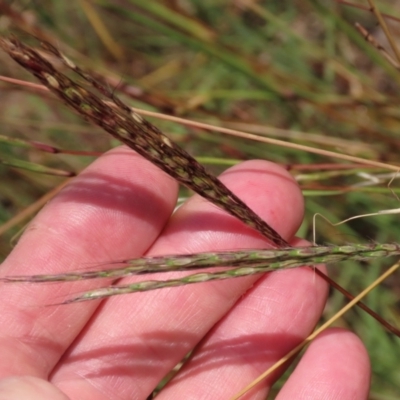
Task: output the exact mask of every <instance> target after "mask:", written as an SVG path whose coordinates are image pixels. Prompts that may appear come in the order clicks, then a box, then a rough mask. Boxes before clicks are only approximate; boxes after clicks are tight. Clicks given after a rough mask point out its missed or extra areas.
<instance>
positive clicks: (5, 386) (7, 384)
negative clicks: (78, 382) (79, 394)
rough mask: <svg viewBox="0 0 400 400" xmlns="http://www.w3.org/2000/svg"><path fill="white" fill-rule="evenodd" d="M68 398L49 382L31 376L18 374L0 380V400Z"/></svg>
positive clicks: (63, 399)
mask: <svg viewBox="0 0 400 400" xmlns="http://www.w3.org/2000/svg"><path fill="white" fill-rule="evenodd" d="M21 399H29V400H45V399H51V400H68V397H67V396H66V395H65V394H63V393H61V392H60V391H59V390H58V389H57V388H56V387H55V386H53V385H52V384H51V383H49V382H47V381H45V380H43V379H39V378H33V377H31V376H18V377H12V378H5V379H3V380H0V400H21Z"/></svg>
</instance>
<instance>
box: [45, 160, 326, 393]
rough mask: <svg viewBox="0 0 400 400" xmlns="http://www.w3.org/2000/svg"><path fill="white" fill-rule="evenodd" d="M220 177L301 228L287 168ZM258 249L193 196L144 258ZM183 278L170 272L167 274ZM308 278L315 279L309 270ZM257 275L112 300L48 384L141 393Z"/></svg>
mask: <svg viewBox="0 0 400 400" xmlns="http://www.w3.org/2000/svg"><path fill="white" fill-rule="evenodd" d="M221 180H222V181H223V182H224V183H225V184H226V185H227V186H228V187H229V188H230V189H231V190H233V191H234V192H235V193H236V194H237V195H238V196H239V197H240V198H242V199H243V200H244V201H245V202H246V203H247V204H248V205H249V206H250V207H251V208H252V209H253V210H255V211H256V212H257V213H258V214H259V215H260V216H261V217H262V218H264V219H265V220H266V221H267V222H268V223H269V224H271V225H272V226H273V227H274V228H275V229H277V230H278V231H279V232H280V233H281V234H282V235H283V236H284V237H285V238H286V239H289V238H290V237H291V236H292V235H293V234H294V233H295V232H296V230H297V229H298V226H299V224H300V222H301V219H302V213H303V202H302V196H301V193H300V190H299V188H298V186H297V184H296V183H295V182H294V181H293V179H292V178H291V176H290V175H289V174H288V173H287V172H286V171H284V170H282V169H281V168H279V167H278V166H276V165H273V164H271V163H267V162H261V161H252V162H246V163H243V164H241V165H239V166H237V167H235V168H232V169H230V170H228V171H227V172H226V173H224V174H223V175H222V177H221ZM262 247H268V243H267V242H266V241H265V240H264V239H263V238H262V237H261V236H260V235H259V234H257V233H256V232H254V231H253V230H251V229H249V228H247V227H245V226H244V225H243V224H242V223H240V222H239V221H237V220H236V219H235V218H233V217H231V216H229V215H227V214H226V213H225V212H223V211H221V210H220V209H218V208H217V207H215V206H213V205H212V204H210V203H209V202H207V201H205V200H203V199H201V198H199V197H198V196H194V197H193V198H192V199H191V200H189V201H188V202H187V204H185V205H184V206H182V207H181V208H180V209H179V210H178V211H177V212H176V213H175V214H174V215H173V217H172V218H171V220H170V221H169V223H168V225H167V226H166V228H165V229H164V231H163V234H162V235H161V236H160V237H159V239H158V240H157V242H156V243H155V244H154V246H153V247H152V249H151V250H150V252H149V255H159V254H176V253H192V252H200V251H212V250H227V249H231V250H232V249H237V248H240V249H243V248H262ZM180 275H181V274H178V273H176V274H168V278H171V277H176V276H180ZM310 277H311V278H310ZM165 278H166V277H165V276H164V275H160V274H158V275H154V276H151V277H150V279H165ZM308 279H311V280H312V279H313V278H312V274H308ZM256 280H257V278H256V277H251V278H246V279H233V280H229V281H221V282H212V283H203V284H198V285H190V286H189V287H180V288H172V289H163V290H158V291H154V292H148V293H140V294H133V295H126V296H119V297H115V298H111V299H109V300H108V301H107V302H105V303H104V304H103V305H102V308H101V313H98V314H97V315H96V316H95V318H94V319H92V320H91V322H90V324H89V325H88V326H87V329H86V331H85V335H84V336H82V337H81V338H79V340H78V341H77V342H76V343H75V344H74V347H73V348H72V349H71V351H70V352H69V354H68V355H67V356H66V357H65V358H64V359H63V364H62V365H60V366H59V368H58V370H57V371H56V372H55V374H54V375H53V377H52V381H53V382H54V383H55V384H57V386H59V387H60V388H62V390H63V391H64V392H65V393H67V394H68V395H69V396H70V397H71V398H75V397H78V395H79V394H82V393H84V394H85V396H86V398H91V397H93V398H96V399H103V398H104V399H105V398H108V397H107V396H109V397H113V398H115V397H119V398H121V399H125V398H126V399H128V398H138V399H139V398H146V397H147V396H148V394H149V393H150V392H151V391H152V390H153V389H154V387H155V386H156V385H157V384H158V382H159V381H160V380H161V379H162V378H163V377H164V376H165V374H166V373H167V372H168V371H170V370H171V369H172V368H173V367H174V366H175V365H176V364H177V363H178V362H179V361H180V360H181V359H182V358H183V357H184V356H185V355H186V354H187V353H188V351H190V350H191V349H192V348H193V347H194V346H195V345H196V344H197V343H198V342H199V341H200V340H201V338H202V337H203V336H204V335H205V334H206V333H207V332H208V331H209V330H210V329H211V328H212V326H213V325H214V324H215V323H216V322H217V321H218V320H220V319H221V318H222V317H223V316H224V315H225V314H226V313H227V312H228V311H229V310H230V308H231V307H232V306H233V305H234V304H235V302H237V300H238V299H239V298H240V297H241V296H242V295H243V293H245V292H246V291H247V290H248V289H249V287H251V286H252V285H253V284H254V282H255V281H256ZM292 284H293V283H292ZM274 292H275V289H274V288H273V287H272V288H270V289H269V290H268V291H267V295H268V296H269V297H270V298H271V302H270V304H269V308H272V307H273V306H277V304H276V302H275V300H274V299H275V298H276V297H274V295H273V293H274ZM280 296H281V297H283V293H280ZM313 298H314V297H313ZM319 307H320V306H319ZM278 308H279V307H278ZM267 310H269V309H268V308H267ZM257 318H260V314H258V315H257ZM230 343H233V344H234V345H238V344H239V342H238V341H237V340H236V341H233V342H230ZM220 365H221V364H220ZM206 368H210V364H209V363H207V364H206ZM186 397H187V396H185V395H183V397H182V396H181V397H179V396H178V397H176V398H186ZM214 398H218V397H214Z"/></svg>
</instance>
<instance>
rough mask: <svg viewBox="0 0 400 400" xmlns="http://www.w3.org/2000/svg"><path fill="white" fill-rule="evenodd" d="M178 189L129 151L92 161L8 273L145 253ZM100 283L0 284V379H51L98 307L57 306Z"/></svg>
mask: <svg viewBox="0 0 400 400" xmlns="http://www.w3.org/2000/svg"><path fill="white" fill-rule="evenodd" d="M176 196H177V185H176V183H175V182H174V181H173V180H172V179H170V178H169V177H168V176H166V175H165V174H164V173H163V172H162V171H160V170H159V169H158V168H156V167H154V166H153V165H152V164H150V163H149V162H147V161H146V160H144V159H143V158H142V157H140V156H138V155H137V154H135V153H134V152H132V151H130V150H128V149H126V148H118V149H116V150H114V151H111V152H109V153H107V154H106V155H104V156H103V157H101V158H100V159H98V160H97V161H96V162H94V163H93V164H92V165H91V166H90V167H88V168H87V169H86V170H85V171H84V172H82V174H80V175H79V176H78V177H77V178H76V179H75V180H74V181H73V182H72V183H71V184H70V185H69V186H68V187H66V188H65V189H64V190H63V191H62V192H61V193H60V194H59V195H58V196H57V197H56V198H54V199H53V200H52V201H51V202H50V203H49V204H48V205H47V206H46V207H45V208H44V209H43V210H42V211H41V213H40V214H39V215H38V216H37V217H36V218H35V220H34V221H32V223H31V224H30V225H29V227H28V228H27V231H26V232H25V233H24V235H23V236H22V238H21V240H20V242H19V243H18V245H17V247H16V248H15V249H14V251H13V252H12V253H11V255H10V256H9V257H8V259H7V260H6V261H5V262H4V263H3V265H2V270H1V273H2V276H6V275H26V274H38V273H41V274H43V273H49V274H50V273H53V274H54V273H60V272H66V271H69V270H75V269H82V268H85V267H87V266H88V265H90V264H93V263H99V262H104V261H107V260H115V259H120V258H126V257H128V256H129V257H135V256H136V257H137V256H141V255H142V254H143V253H144V252H145V251H146V250H147V249H148V248H149V247H150V246H151V244H152V243H153V242H154V240H155V239H156V238H157V236H158V234H159V232H160V231H161V229H162V228H163V226H164V224H165V222H166V221H167V220H168V218H169V216H170V214H171V212H172V210H173V208H174V206H175V202H176ZM93 285H96V283H95V282H81V283H74V284H49V285H29V284H28V285H22V284H15V285H12V284H2V285H1V290H0V302H1V304H2V313H0V325H1V326H2V329H1V332H0V352H1V354H2V357H1V358H0V376H7V375H12V374H27V375H34V376H40V377H46V376H47V375H48V373H49V372H50V371H51V370H52V369H53V367H54V365H55V364H56V363H57V362H58V360H59V358H60V357H61V355H62V354H63V353H64V351H65V349H66V348H67V347H68V346H69V345H70V343H71V342H72V341H73V340H74V339H75V337H76V336H77V335H78V333H79V332H80V331H81V329H82V327H83V326H84V325H85V324H86V322H87V320H88V319H89V318H90V317H91V315H92V313H93V311H94V310H95V308H96V307H97V306H98V303H97V302H89V303H85V304H83V305H82V304H80V305H72V306H53V307H47V305H49V304H54V303H59V302H61V301H63V300H65V298H66V296H68V295H70V294H71V293H76V292H77V291H80V290H83V289H85V288H86V289H87V288H88V287H93Z"/></svg>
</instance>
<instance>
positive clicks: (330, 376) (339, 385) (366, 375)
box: [277, 329, 371, 400]
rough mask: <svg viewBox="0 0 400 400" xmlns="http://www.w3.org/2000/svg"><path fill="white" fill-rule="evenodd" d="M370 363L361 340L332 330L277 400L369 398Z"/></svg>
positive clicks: (319, 340) (317, 343) (305, 358)
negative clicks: (297, 399) (298, 399)
mask: <svg viewBox="0 0 400 400" xmlns="http://www.w3.org/2000/svg"><path fill="white" fill-rule="evenodd" d="M370 375H371V370H370V362H369V358H368V354H367V351H366V349H365V347H364V346H363V344H362V342H361V340H360V339H359V338H358V337H357V336H356V335H354V334H353V333H350V332H347V331H344V330H342V329H329V330H328V331H325V332H324V333H322V334H321V335H319V336H318V337H317V338H316V339H315V340H314V341H313V342H312V343H311V345H310V347H309V348H308V349H307V351H306V353H305V354H304V356H303V358H302V359H301V360H300V362H299V364H298V365H297V367H296V369H295V371H294V372H293V374H292V375H291V376H290V378H289V379H288V381H287V382H286V384H285V386H284V387H283V388H282V390H281V391H280V393H279V395H278V397H277V399H279V400H285V399H293V398H298V397H299V393H301V398H304V399H321V398H327V399H328V398H329V399H332V400H340V399H354V400H364V399H366V398H368V391H369V382H370Z"/></svg>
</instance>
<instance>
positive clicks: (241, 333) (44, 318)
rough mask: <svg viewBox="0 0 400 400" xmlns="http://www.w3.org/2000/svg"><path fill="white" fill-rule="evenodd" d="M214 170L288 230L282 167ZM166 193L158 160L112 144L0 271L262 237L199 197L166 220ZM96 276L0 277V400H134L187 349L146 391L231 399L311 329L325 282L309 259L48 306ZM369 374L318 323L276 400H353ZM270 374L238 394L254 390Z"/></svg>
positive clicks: (294, 221) (290, 213)
mask: <svg viewBox="0 0 400 400" xmlns="http://www.w3.org/2000/svg"><path fill="white" fill-rule="evenodd" d="M221 180H222V181H223V182H224V183H225V184H226V185H227V186H228V187H229V188H230V189H232V190H233V191H234V192H235V193H236V194H238V195H239V197H241V198H242V199H243V200H244V201H245V202H246V203H247V204H249V205H250V207H251V208H252V209H254V210H255V211H256V212H257V213H258V214H259V215H260V216H261V217H262V218H263V219H265V220H266V221H268V223H269V224H270V225H272V227H273V228H274V229H276V230H278V231H279V232H280V234H281V235H282V236H283V237H284V238H285V239H287V240H289V241H290V240H291V239H292V238H293V235H294V233H295V232H296V230H297V228H298V226H299V224H300V223H301V219H302V213H303V200H302V196H301V193H300V190H299V189H298V187H297V185H296V183H295V182H294V181H293V179H292V178H291V177H290V175H289V174H288V173H287V172H286V171H284V170H282V169H281V168H279V167H278V166H276V165H274V164H271V163H268V162H265V161H249V162H245V163H242V164H240V165H238V166H236V167H234V168H231V169H229V170H228V171H226V172H225V173H224V174H223V175H222V177H221ZM176 197H177V184H176V182H175V181H173V180H172V179H171V178H170V177H168V176H167V175H165V174H164V173H163V172H162V171H160V170H159V169H158V168H156V167H155V166H153V165H151V164H150V163H149V162H148V161H146V160H144V159H143V158H142V157H140V156H138V155H137V154H135V153H133V152H132V151H131V150H128V149H126V148H118V149H116V150H113V151H111V152H109V153H107V154H106V155H104V156H102V157H101V158H100V159H98V160H97V161H96V162H94V163H93V164H92V165H91V166H90V167H88V168H87V169H86V170H85V171H84V172H83V173H82V174H80V175H79V176H78V177H77V178H76V179H75V180H74V181H73V182H72V183H71V184H70V185H69V186H68V187H66V188H65V189H64V190H63V191H62V192H61V193H60V194H59V195H58V196H57V197H56V198H54V199H53V200H52V201H51V202H50V203H49V204H48V205H47V206H46V207H45V208H44V209H43V210H42V211H41V212H40V214H39V215H38V216H37V217H36V218H35V220H34V221H33V222H32V223H31V224H30V226H29V227H28V229H27V230H26V232H25V233H24V235H23V236H22V238H21V239H20V241H19V243H18V245H17V246H16V248H15V249H14V250H13V251H12V253H11V254H10V256H9V257H8V258H7V260H6V261H5V262H4V263H3V265H2V269H1V275H2V276H6V275H28V274H38V273H41V274H43V273H49V274H50V273H61V272H67V271H71V270H76V269H81V268H82V267H84V266H85V265H87V264H88V263H90V264H93V263H104V261H107V260H120V259H126V258H134V257H140V256H142V255H143V254H146V255H148V256H154V255H162V254H177V253H182V254H184V253H197V252H202V251H213V250H234V249H236V248H242V249H243V248H265V247H267V246H268V243H267V242H266V241H265V240H263V238H262V237H261V236H260V235H258V234H257V233H256V232H254V231H252V230H251V229H249V228H247V227H245V226H244V225H243V224H242V223H240V222H239V221H237V220H236V219H235V218H233V217H231V216H229V215H227V214H226V213H225V212H223V211H221V210H220V209H218V208H217V207H215V206H214V205H212V204H210V203H209V202H206V201H205V200H203V199H201V198H200V197H198V196H194V197H193V198H191V199H190V200H189V201H188V202H187V203H186V204H185V205H184V206H182V207H181V208H180V209H179V210H178V211H177V212H176V213H174V214H173V215H172V217H171V213H172V212H173V210H174V207H175V204H176ZM291 243H292V244H293V245H299V243H300V242H299V240H296V239H293V240H291ZM176 274H177V273H175V274H172V276H173V275H176ZM168 276H169V277H170V276H171V275H168ZM129 279H130V280H132V279H138V278H137V277H135V278H129ZM152 279H153V276H152ZM155 279H165V275H163V274H155ZM99 283H100V281H89V282H74V283H64V284H45V285H39V284H32V285H29V284H2V285H1V290H0V302H1V304H2V312H1V313H0V354H1V355H2V356H1V358H0V377H1V378H7V377H13V378H11V379H10V378H8V379H2V380H0V400H3V399H7V400H14V399H18V400H20V399H27V398H29V399H30V400H36V399H37V400H39V399H52V400H62V399H67V398H69V399H80V400H81V399H84V400H85V399H87V400H89V399H96V400H102V399H138V400H140V399H146V398H147V397H148V396H149V394H150V393H151V392H152V391H153V390H154V388H155V387H156V386H157V384H158V383H159V382H160V380H161V379H162V378H163V377H164V376H165V375H166V374H167V373H168V372H169V371H170V370H171V369H172V368H173V367H174V366H175V365H176V364H177V363H179V361H180V360H182V359H183V358H184V356H185V355H186V354H187V353H188V352H189V351H191V350H192V349H194V348H195V349H194V352H193V354H192V358H191V359H190V361H189V362H188V363H187V364H186V365H185V366H184V368H183V369H182V370H181V371H180V372H179V373H178V375H177V376H176V377H175V378H174V379H173V380H172V381H171V382H170V383H169V384H168V385H167V387H166V388H165V389H164V390H163V391H162V392H161V393H160V394H159V396H158V397H157V398H159V399H163V400H164V399H169V398H173V399H191V398H193V399H200V398H205V399H229V398H230V397H232V396H233V395H234V394H235V393H237V392H238V391H240V390H241V389H242V388H243V387H244V386H246V385H247V384H248V383H249V382H250V381H251V380H252V379H254V378H255V377H257V375H259V374H260V373H261V372H262V371H264V370H265V369H267V368H268V367H269V366H270V365H272V364H273V363H274V362H275V361H277V360H278V359H280V358H281V357H282V356H283V355H284V354H285V353H287V352H288V351H289V350H290V349H292V348H293V347H295V346H296V345H297V344H298V343H300V342H301V341H302V339H304V338H305V337H306V336H307V335H308V334H309V333H310V332H311V331H312V330H313V328H314V326H315V324H316V323H317V321H318V319H319V317H320V315H321V313H322V310H323V308H324V304H325V301H326V297H327V291H328V290H327V289H328V288H327V286H326V283H325V282H323V281H322V280H321V279H319V278H318V277H317V276H315V275H314V274H313V272H312V270H311V269H309V268H298V269H294V270H290V271H282V272H277V273H272V274H267V275H265V276H262V277H261V278H260V277H259V276H257V277H254V276H252V277H247V278H239V279H229V280H226V281H219V282H218V281H216V282H207V283H202V284H198V285H189V286H185V287H178V288H171V289H162V290H157V291H151V292H146V293H139V294H132V295H125V296H117V297H114V298H110V299H108V300H107V301H104V302H102V303H100V302H98V301H89V302H85V303H77V304H70V305H58V306H49V307H47V306H46V305H49V304H54V303H58V302H60V301H63V300H65V299H67V298H69V297H71V295H72V294H75V293H76V292H77V291H82V290H85V289H89V288H94V287H96V286H98V285H99ZM195 346H196V347H195ZM369 374H370V372H369V361H368V356H367V354H366V351H365V349H364V347H363V345H362V344H361V342H360V340H359V339H358V338H357V337H356V336H355V335H353V334H352V333H349V332H346V331H344V330H337V329H332V330H328V331H326V332H324V333H323V334H321V335H320V336H318V337H317V339H315V341H314V342H313V343H312V344H311V345H310V347H309V348H308V350H307V351H306V353H305V355H304V356H303V358H302V360H301V361H300V363H299V364H298V366H297V367H296V369H295V371H294V373H293V374H292V375H291V376H290V378H289V379H288V381H287V382H286V384H285V386H284V387H283V389H282V390H281V392H280V394H279V395H278V397H277V398H278V399H294V398H296V399H298V398H304V399H321V398H330V399H350V398H351V399H365V398H366V397H367V393H368V387H369ZM277 377H278V376H277V375H276V374H275V375H273V376H271V377H269V378H267V379H266V380H265V381H263V383H262V384H259V385H258V386H257V387H256V388H255V389H253V390H252V392H251V395H247V397H245V398H254V399H255V398H265V396H266V393H267V392H268V391H269V389H270V387H271V385H272V384H273V382H274V380H276V379H277Z"/></svg>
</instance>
